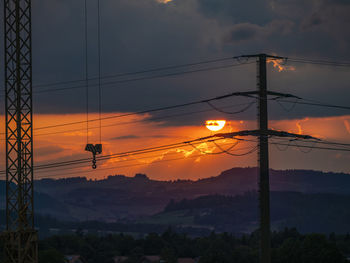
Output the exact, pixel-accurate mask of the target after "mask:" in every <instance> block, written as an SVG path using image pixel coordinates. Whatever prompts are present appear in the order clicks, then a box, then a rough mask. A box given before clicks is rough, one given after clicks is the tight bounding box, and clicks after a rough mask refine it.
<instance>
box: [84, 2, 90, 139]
mask: <svg viewBox="0 0 350 263" xmlns="http://www.w3.org/2000/svg"><path fill="white" fill-rule="evenodd" d="M84 12H85V85H86V144H88V143H89V66H88V54H89V52H88V17H87V0H85V8H84Z"/></svg>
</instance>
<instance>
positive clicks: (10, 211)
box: [4, 0, 38, 263]
mask: <svg viewBox="0 0 350 263" xmlns="http://www.w3.org/2000/svg"><path fill="white" fill-rule="evenodd" d="M4 26H5V31H4V33H5V43H4V44H5V45H4V47H5V92H6V94H5V96H6V98H5V107H6V117H5V118H6V220H7V222H6V232H5V234H4V236H5V240H6V241H5V262H6V263H37V262H38V253H37V233H36V231H35V229H34V211H33V126H32V115H33V111H32V43H31V0H4Z"/></svg>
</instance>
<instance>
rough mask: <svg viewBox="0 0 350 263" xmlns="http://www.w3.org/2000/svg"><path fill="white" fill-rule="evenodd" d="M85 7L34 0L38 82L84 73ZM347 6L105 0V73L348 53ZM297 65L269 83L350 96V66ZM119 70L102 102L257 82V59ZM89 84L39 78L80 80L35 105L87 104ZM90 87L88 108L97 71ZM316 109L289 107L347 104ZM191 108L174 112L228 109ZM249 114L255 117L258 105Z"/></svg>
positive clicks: (291, 1)
mask: <svg viewBox="0 0 350 263" xmlns="http://www.w3.org/2000/svg"><path fill="white" fill-rule="evenodd" d="M87 1H88V16H89V24H88V28H89V36H88V40H89V41H88V51H89V52H88V53H89V58H88V65H89V77H90V78H95V77H96V76H97V28H96V25H97V16H96V3H97V1H95V0H87ZM83 7H84V1H83V0H77V1H70V0H33V55H34V57H33V70H34V71H33V73H34V83H35V85H36V86H37V85H39V84H42V83H50V82H61V81H67V80H81V79H84V78H85V42H84V12H83V11H84V8H83ZM349 13H350V5H349V1H346V0H335V1H334V0H316V1H305V0H251V1H238V0H173V1H172V2H170V3H168V4H159V3H158V2H157V1H155V0H102V1H101V28H102V30H101V47H102V49H101V51H102V53H101V55H102V56H101V58H102V64H101V66H102V68H101V70H102V75H103V76H110V75H114V74H116V73H122V72H129V71H138V70H143V69H149V68H154V67H162V66H168V65H174V64H178V63H181V64H182V63H187V62H193V61H200V60H203V59H208V58H217V57H227V56H235V55H241V54H250V53H261V52H268V53H276V54H280V55H284V56H291V57H312V58H329V59H335V60H350V49H349V42H350V31H349V30H347V28H349V27H350V16H349V15H348V14H349ZM0 14H1V15H2V12H0ZM1 20H2V18H1ZM1 29H2V27H1ZM2 35H3V34H2ZM1 56H2V54H1ZM1 58H2V57H1ZM1 61H3V59H1ZM293 66H297V71H296V72H286V73H278V74H277V73H276V74H274V73H273V72H269V74H271V76H269V81H270V82H269V84H270V85H271V89H274V90H282V91H289V92H294V93H297V95H305V96H306V97H309V98H310V97H311V98H316V99H319V100H325V101H328V102H330V101H329V100H330V98H331V99H332V101H331V102H334V103H340V104H341V103H343V104H346V103H347V102H346V100H345V98H346V97H348V96H349V95H350V91H349V90H350V89H349V87H348V83H349V78H348V71H347V69H344V70H336V69H331V68H328V70H326V71H323V69H319V68H317V67H315V68H310V67H306V66H303V65H293ZM187 69H188V68H187ZM190 69H191V68H190ZM179 71H181V70H179ZM162 73H164V74H166V73H169V72H167V71H165V72H161V74H162ZM143 76H144V75H141V76H140V77H143ZM0 78H3V74H0ZM125 79H127V78H123V79H122V80H125ZM120 80H121V79H120V78H108V79H104V80H103V83H105V82H109V83H110V84H109V85H103V90H102V95H103V96H102V98H103V105H102V109H103V111H106V112H107V111H108V112H111V111H114V112H120V111H128V112H130V111H138V110H145V109H149V108H155V107H163V106H168V105H171V104H178V103H183V102H189V101H193V100H198V99H205V98H209V97H213V96H217V95H221V94H225V93H228V92H232V91H240V90H242V91H246V90H252V89H255V66H254V65H247V66H242V67H236V68H232V69H225V70H217V71H212V72H202V73H196V74H189V75H184V76H177V77H168V78H159V79H154V80H144V81H135V82H129V83H120V82H118V81H120ZM83 84H84V82H77V83H71V84H64V85H60V86H49V87H35V90H36V91H40V90H42V89H55V88H62V87H63V88H71V87H74V89H71V90H69V91H57V92H50V93H40V94H39V93H36V95H35V97H34V106H35V111H36V112H40V113H67V112H84V111H85V107H86V105H85V104H86V101H85V88H84V85H83ZM89 94H90V100H89V107H90V111H96V110H97V102H98V100H97V94H98V92H97V88H96V80H94V81H91V82H90V88H89ZM219 106H220V105H219ZM186 110H188V111H191V109H185V111H186ZM310 110H311V109H307V110H305V108H302V107H300V108H297V110H296V111H295V112H292V113H291V114H290V115H288V116H287V117H289V118H294V117H302V116H305V115H312V116H324V115H333V114H335V115H337V114H344V113H343V112H339V111H333V110H330V109H328V110H327V111H323V110H322V111H321V110H319V109H315V110H311V111H310ZM278 112H279V111H278V110H277V109H276V111H275V110H274V111H273V113H272V116H273V117H274V118H282V117H285V115H283V114H280V113H278ZM175 113H178V111H177V112H175ZM154 116H155V117H157V116H162V115H158V114H155V115H154ZM193 116H194V115H190V116H188V117H186V118H185V119H182V118H171V119H170V120H171V122H172V123H177V124H181V123H190V122H191V121H192V122H202V119H204V118H209V117H210V116H213V117H214V116H218V117H220V116H222V115H221V114H219V113H201V114H198V115H196V116H200V117H193ZM242 116H243V117H244V118H245V117H247V118H249V116H251V118H255V115H254V114H249V116H248V114H247V115H242ZM243 117H241V115H240V116H239V117H237V118H243ZM233 118H235V116H233Z"/></svg>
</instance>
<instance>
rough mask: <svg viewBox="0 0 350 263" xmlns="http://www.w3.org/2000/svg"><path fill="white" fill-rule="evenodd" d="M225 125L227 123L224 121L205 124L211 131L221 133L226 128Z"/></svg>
mask: <svg viewBox="0 0 350 263" xmlns="http://www.w3.org/2000/svg"><path fill="white" fill-rule="evenodd" d="M225 125H226V121H224V120H208V121H206V122H205V126H206V127H207V129H209V130H211V131H220V130H222V129H223V128H224V127H225Z"/></svg>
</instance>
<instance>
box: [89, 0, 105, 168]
mask: <svg viewBox="0 0 350 263" xmlns="http://www.w3.org/2000/svg"><path fill="white" fill-rule="evenodd" d="M97 3H98V7H97V18H98V19H97V24H98V25H97V29H98V34H97V38H98V40H97V42H98V48H97V49H98V51H97V52H98V111H99V119H98V121H99V143H97V144H92V143H90V142H89V72H88V69H89V68H88V17H87V0H85V83H86V138H87V143H86V146H85V151H88V152H91V153H92V169H96V168H97V164H96V162H97V160H96V156H97V155H99V154H101V153H102V142H101V141H102V139H101V138H102V125H101V113H102V105H101V45H100V43H101V40H100V39H101V38H100V1H99V0H97Z"/></svg>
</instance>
